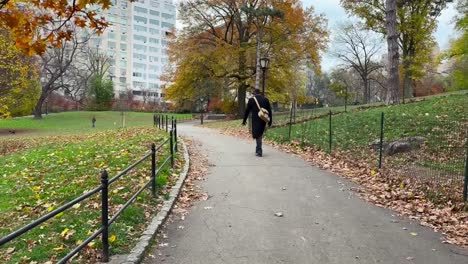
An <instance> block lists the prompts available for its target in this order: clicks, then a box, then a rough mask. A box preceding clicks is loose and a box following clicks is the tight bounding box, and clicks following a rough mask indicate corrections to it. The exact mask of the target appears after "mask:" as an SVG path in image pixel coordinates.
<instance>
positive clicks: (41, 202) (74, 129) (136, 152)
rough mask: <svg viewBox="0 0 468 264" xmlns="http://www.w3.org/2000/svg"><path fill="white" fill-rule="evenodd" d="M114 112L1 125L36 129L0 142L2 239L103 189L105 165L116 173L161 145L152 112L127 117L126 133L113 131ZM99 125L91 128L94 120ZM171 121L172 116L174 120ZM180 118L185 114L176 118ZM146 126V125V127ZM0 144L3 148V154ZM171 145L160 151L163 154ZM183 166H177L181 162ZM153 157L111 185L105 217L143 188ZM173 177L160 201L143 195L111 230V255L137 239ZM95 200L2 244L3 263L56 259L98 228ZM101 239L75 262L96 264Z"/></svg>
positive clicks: (166, 175)
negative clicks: (24, 135) (77, 199)
mask: <svg viewBox="0 0 468 264" xmlns="http://www.w3.org/2000/svg"><path fill="white" fill-rule="evenodd" d="M119 114H120V113H118V112H94V113H93V112H70V113H62V114H55V115H49V116H46V117H45V118H44V119H43V120H33V119H31V118H21V119H15V120H7V121H0V128H4V127H8V128H15V129H17V128H22V129H37V131H39V132H38V133H34V134H31V135H28V136H27V137H16V138H15V136H8V137H0V150H2V151H0V237H3V236H5V235H7V234H9V233H10V232H12V231H14V230H16V229H17V228H19V227H21V226H23V225H25V224H28V223H30V222H31V221H33V220H35V219H37V218H38V217H40V216H42V215H44V214H46V213H48V212H49V211H52V210H53V209H55V208H57V207H59V206H60V205H62V204H64V203H66V202H68V201H70V200H73V199H74V198H76V197H78V196H80V195H81V194H83V193H85V192H87V191H89V190H91V189H94V188H96V187H98V186H99V185H100V173H101V171H102V170H103V169H104V168H106V169H107V170H108V172H109V177H113V176H115V175H116V174H117V173H118V172H119V171H122V170H123V169H125V168H126V167H127V166H129V165H130V164H132V163H134V162H135V161H136V160H138V159H139V158H141V157H142V156H143V155H145V154H146V153H148V152H149V151H150V145H151V143H153V142H154V143H156V144H158V143H161V142H162V141H164V140H165V139H167V137H168V134H167V133H165V132H163V131H160V130H158V129H155V128H153V127H152V122H153V120H152V116H153V115H152V114H145V113H126V114H127V118H128V126H129V128H125V129H121V128H118V127H117V126H118V125H116V126H114V122H117V121H118V120H119V118H120V115H119ZM93 115H95V116H96V119H97V128H96V129H92V128H90V126H91V125H90V124H91V121H90V119H91V118H92V116H93ZM174 116H175V115H174ZM179 117H182V116H180V115H179ZM143 126H146V127H143ZM2 147H3V149H2ZM168 148H169V146H168V145H166V146H165V147H164V148H163V149H162V150H161V151H160V152H159V153H158V157H159V160H161V161H162V160H163V158H164V157H167V155H168V152H169V149H168ZM178 163H180V161H178ZM150 168H151V166H150V160H147V161H145V162H144V163H143V164H141V165H139V166H137V167H136V168H135V169H134V170H132V171H131V172H130V173H129V174H128V175H127V176H124V177H122V178H121V179H120V180H119V181H116V182H115V183H114V184H112V185H111V186H110V194H109V196H110V216H112V215H113V214H114V212H116V211H117V210H118V208H119V207H120V205H122V204H123V203H125V202H126V200H127V199H129V198H130V197H131V196H132V195H133V193H134V192H135V191H136V190H137V189H139V188H140V187H141V186H142V185H144V184H145V183H146V182H147V181H148V180H149V176H150ZM173 173H174V172H172V171H171V170H169V168H168V167H166V168H165V169H164V170H163V171H162V174H161V175H160V176H159V178H158V179H157V183H158V187H159V190H160V193H159V196H158V197H159V198H158V197H152V195H151V194H150V191H149V190H147V191H144V192H143V193H142V195H141V196H140V197H139V198H138V199H137V201H136V202H135V204H133V205H131V206H130V207H129V208H128V209H127V210H126V211H125V212H124V213H123V215H122V216H121V217H120V218H119V219H118V220H117V221H116V223H115V224H114V225H113V226H111V229H110V237H111V239H110V240H111V253H112V254H121V253H128V252H129V250H130V249H131V248H132V247H133V246H134V244H135V239H136V238H138V237H139V236H140V235H141V232H142V231H143V229H144V228H145V227H146V222H147V221H146V220H148V219H150V217H152V216H153V215H154V212H155V210H156V209H157V204H158V203H159V202H161V200H162V199H163V197H165V195H164V193H163V192H165V191H164V190H163V187H164V186H165V185H166V184H167V183H168V182H171V181H172V180H173V179H171V177H172V175H173ZM100 207H101V206H100V195H99V194H97V195H95V196H93V197H92V198H91V199H89V200H86V201H83V202H81V203H80V204H79V205H77V206H75V207H74V208H71V209H69V210H67V211H66V212H65V213H64V214H59V215H57V216H56V217H54V218H53V219H51V220H49V221H47V222H46V223H44V224H42V225H40V226H39V227H37V228H35V229H33V230H32V231H30V232H28V233H25V234H23V235H22V236H21V237H19V238H17V239H15V240H13V241H12V242H9V243H7V244H6V245H4V246H2V247H0V259H2V261H1V262H2V263H30V262H39V263H41V262H45V261H48V260H51V261H52V262H54V260H55V261H56V260H58V259H60V258H61V257H63V256H64V255H66V253H68V252H69V251H70V250H71V249H73V248H74V247H75V246H76V245H77V244H79V243H80V242H81V241H84V240H85V239H86V238H87V237H88V236H89V235H90V234H91V233H92V232H94V231H96V230H97V229H99V228H100ZM99 252H100V242H99V237H98V239H97V240H95V242H93V243H92V244H90V246H88V247H87V248H85V249H84V250H83V251H82V252H81V253H80V256H79V258H77V259H75V262H89V261H91V262H92V261H95V260H96V259H95V257H96V255H98V254H99Z"/></svg>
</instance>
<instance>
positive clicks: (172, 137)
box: [169, 130, 174, 168]
mask: <svg viewBox="0 0 468 264" xmlns="http://www.w3.org/2000/svg"><path fill="white" fill-rule="evenodd" d="M169 136H170V140H169V142H170V143H169V147H170V148H171V167H172V168H174V131H172V130H171V131H170V132H169Z"/></svg>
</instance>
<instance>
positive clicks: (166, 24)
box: [161, 22, 174, 28]
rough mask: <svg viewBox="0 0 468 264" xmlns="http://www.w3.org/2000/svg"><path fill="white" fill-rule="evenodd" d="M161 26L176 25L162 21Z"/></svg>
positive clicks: (170, 26)
mask: <svg viewBox="0 0 468 264" xmlns="http://www.w3.org/2000/svg"><path fill="white" fill-rule="evenodd" d="M161 26H162V27H165V28H173V27H174V24H171V23H167V22H162V23H161Z"/></svg>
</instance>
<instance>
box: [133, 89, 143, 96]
mask: <svg viewBox="0 0 468 264" xmlns="http://www.w3.org/2000/svg"><path fill="white" fill-rule="evenodd" d="M132 94H133V95H141V94H142V93H141V91H135V90H133V91H132Z"/></svg>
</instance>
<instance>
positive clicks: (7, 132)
mask: <svg viewBox="0 0 468 264" xmlns="http://www.w3.org/2000/svg"><path fill="white" fill-rule="evenodd" d="M34 132H36V130H34V129H12V128H0V137H4V136H14V135H24V134H32V133H34Z"/></svg>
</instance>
